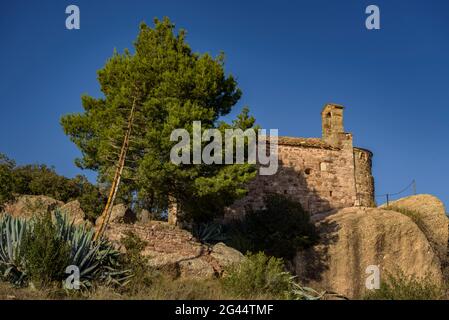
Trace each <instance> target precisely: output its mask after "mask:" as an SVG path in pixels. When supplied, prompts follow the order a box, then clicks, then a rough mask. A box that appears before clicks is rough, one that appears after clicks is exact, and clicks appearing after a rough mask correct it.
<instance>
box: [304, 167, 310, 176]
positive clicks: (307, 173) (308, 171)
mask: <svg viewBox="0 0 449 320" xmlns="http://www.w3.org/2000/svg"><path fill="white" fill-rule="evenodd" d="M304 172H305V173H306V175H309V174H310V173H311V172H312V169H310V168H307V169H306V170H304Z"/></svg>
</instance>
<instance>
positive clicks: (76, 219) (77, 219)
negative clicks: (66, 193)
mask: <svg viewBox="0 0 449 320" xmlns="http://www.w3.org/2000/svg"><path fill="white" fill-rule="evenodd" d="M59 210H60V211H61V213H63V214H67V216H68V218H69V220H70V221H73V223H74V224H81V223H84V222H85V220H84V218H85V214H84V211H83V209H81V205H80V202H79V201H78V200H75V201H70V202H67V203H66V204H65V205H63V206H62V207H60V208H59Z"/></svg>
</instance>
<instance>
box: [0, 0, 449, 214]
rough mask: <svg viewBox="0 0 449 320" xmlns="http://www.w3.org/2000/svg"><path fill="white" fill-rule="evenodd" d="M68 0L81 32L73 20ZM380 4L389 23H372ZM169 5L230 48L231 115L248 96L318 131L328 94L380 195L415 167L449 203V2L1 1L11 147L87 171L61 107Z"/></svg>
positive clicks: (1, 136) (74, 104)
mask: <svg viewBox="0 0 449 320" xmlns="http://www.w3.org/2000/svg"><path fill="white" fill-rule="evenodd" d="M69 4H76V5H78V6H79V8H80V11H81V29H80V30H70V31H69V30H67V29H66V28H65V19H66V14H65V8H66V6H68V5H69ZM370 4H376V5H378V6H379V8H380V11H381V30H375V31H369V30H367V29H366V28H365V19H366V17H367V15H366V14H365V8H366V7H367V6H368V5H370ZM163 16H168V17H170V18H171V19H172V21H173V22H174V23H175V24H176V26H177V27H181V28H184V29H187V31H188V37H187V40H188V42H189V43H190V45H191V47H192V48H193V50H194V51H198V52H210V53H211V54H213V55H216V54H218V53H219V52H220V50H223V51H224V52H225V53H226V55H227V59H226V70H227V72H229V73H232V74H233V75H235V76H236V77H237V79H238V81H239V85H240V87H241V89H242V90H243V92H244V96H243V98H242V100H241V101H240V103H239V104H238V106H237V107H236V109H235V111H234V112H233V113H232V114H231V116H230V117H232V116H234V115H235V114H237V113H238V112H239V110H240V109H241V107H242V106H244V105H248V106H249V107H250V109H251V111H252V113H253V114H254V115H255V116H256V118H257V122H258V123H259V124H261V125H262V126H263V127H264V128H279V130H280V134H281V135H288V136H305V137H308V136H310V137H313V136H320V135H321V123H320V121H321V120H320V111H321V108H322V106H323V105H324V104H325V103H326V102H335V103H339V104H343V105H344V106H346V111H345V128H346V130H347V131H348V132H352V133H353V134H354V142H355V145H357V146H360V147H365V148H368V149H370V150H372V151H373V152H374V168H373V170H374V176H375V179H376V193H377V194H383V193H387V192H390V193H394V192H396V191H399V190H400V189H402V188H403V187H404V186H406V185H407V184H408V183H409V182H410V181H411V180H412V179H416V183H417V191H418V192H419V193H431V194H434V195H436V196H438V197H440V198H441V199H442V200H443V201H444V202H445V204H446V206H448V205H449V188H448V187H447V184H448V183H449V171H448V166H447V164H448V159H449V149H448V142H447V138H448V137H449V126H448V120H449V41H448V40H449V1H447V0H441V1H438V0H434V1H424V0H421V1H410V0H407V1H406V0H393V1H392V0H390V1H377V0H372V1H362V0H359V1H355V0H353V1H350V0H346V1H334V0H327V1H324V0H317V1H283V0H277V1H262V0H258V1H235V0H232V1H229V0H228V1H215V0H201V1H200V0H191V1H185V0H183V1H174V0H171V1H170V0H168V1H149V0H146V1H139V0H134V1H118V0H113V1H100V0H90V1H84V0H71V1H62V0H58V1H23V0H15V1H2V2H1V4H0V39H1V50H0V98H1V100H0V101H1V102H0V103H1V107H0V152H3V153H6V154H8V155H9V156H10V157H12V158H14V159H16V161H17V162H18V163H19V164H24V163H46V164H49V165H53V166H55V168H56V170H57V172H58V173H60V174H64V175H67V176H70V177H71V176H74V175H76V174H77V173H80V170H79V169H77V168H76V167H75V165H74V164H73V160H74V158H76V157H77V156H79V152H78V150H77V149H76V147H75V146H74V145H73V144H72V143H71V142H70V141H69V139H68V138H67V137H66V136H65V135H64V133H63V131H62V129H61V127H60V125H59V119H60V117H61V116H62V115H64V114H67V113H71V112H79V111H81V110H82V108H81V103H80V96H81V94H83V93H88V94H90V95H94V96H99V95H100V91H99V86H98V83H97V81H96V71H97V70H98V69H100V68H101V67H102V66H103V65H104V63H105V61H106V59H107V58H108V57H110V56H111V54H112V52H113V49H114V48H117V49H118V50H119V51H122V50H123V49H124V48H126V47H128V48H130V47H131V46H132V41H133V40H134V39H135V37H136V35H137V32H138V25H139V23H140V22H141V21H146V22H147V23H152V20H153V18H154V17H163ZM84 173H85V174H88V176H89V177H90V178H91V179H94V174H92V173H87V172H84ZM378 200H379V201H382V199H378Z"/></svg>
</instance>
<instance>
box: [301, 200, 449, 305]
mask: <svg viewBox="0 0 449 320" xmlns="http://www.w3.org/2000/svg"><path fill="white" fill-rule="evenodd" d="M317 227H318V230H319V233H320V237H321V239H320V243H319V244H317V245H316V246H314V247H313V248H311V249H309V250H306V251H302V252H299V253H298V254H297V256H296V257H295V259H294V261H293V264H294V269H295V272H296V274H297V275H298V276H299V278H300V279H301V280H302V281H303V282H304V283H306V284H308V285H310V286H312V287H314V288H318V289H324V290H329V291H333V292H336V293H339V294H342V295H345V296H347V297H350V298H359V297H361V296H362V295H363V293H364V291H365V282H366V279H367V277H368V275H369V274H367V268H368V267H369V266H378V268H379V270H380V276H381V279H382V276H385V275H386V274H392V275H395V274H398V273H400V274H403V275H404V276H412V277H415V278H424V277H430V278H431V279H432V280H433V281H434V282H435V283H436V284H441V283H442V282H443V275H442V271H441V263H440V260H439V258H438V256H437V254H436V252H435V250H434V249H433V248H432V246H431V245H430V243H429V241H428V239H427V237H426V236H425V234H424V233H423V232H422V231H421V230H420V228H419V227H418V226H417V225H416V224H415V223H414V222H413V220H412V219H411V218H409V217H407V216H406V215H403V214H401V213H399V212H395V211H389V210H383V209H377V208H361V207H354V208H346V209H341V210H339V211H337V212H336V213H335V214H332V215H329V216H327V217H325V218H323V219H322V220H321V221H319V222H318V223H317Z"/></svg>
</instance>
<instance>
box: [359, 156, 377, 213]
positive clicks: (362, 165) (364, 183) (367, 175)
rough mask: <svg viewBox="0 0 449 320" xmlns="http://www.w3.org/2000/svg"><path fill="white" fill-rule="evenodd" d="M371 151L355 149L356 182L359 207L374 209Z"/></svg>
mask: <svg viewBox="0 0 449 320" xmlns="http://www.w3.org/2000/svg"><path fill="white" fill-rule="evenodd" d="M372 156H373V154H372V153H371V151H368V150H365V149H361V148H354V165H355V181H356V189H357V202H358V203H357V205H360V206H363V207H374V206H375V199H374V178H373V176H372V173H371V168H372Z"/></svg>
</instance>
